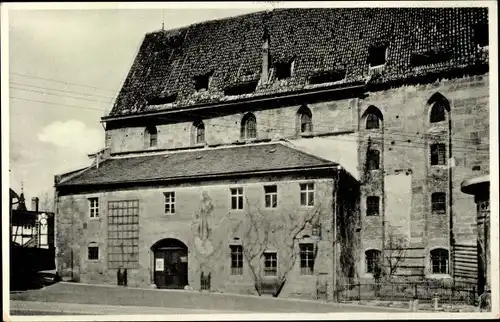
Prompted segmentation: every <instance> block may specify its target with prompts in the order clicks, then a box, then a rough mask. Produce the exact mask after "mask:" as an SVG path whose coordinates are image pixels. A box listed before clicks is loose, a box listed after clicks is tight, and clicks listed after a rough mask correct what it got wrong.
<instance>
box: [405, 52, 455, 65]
mask: <svg viewBox="0 0 500 322" xmlns="http://www.w3.org/2000/svg"><path fill="white" fill-rule="evenodd" d="M450 59H451V52H450V51H447V50H440V51H435V50H429V51H427V52H425V53H423V54H412V55H411V58H410V64H411V65H412V66H413V67H418V66H425V65H432V64H438V63H444V62H447V61H448V60H450Z"/></svg>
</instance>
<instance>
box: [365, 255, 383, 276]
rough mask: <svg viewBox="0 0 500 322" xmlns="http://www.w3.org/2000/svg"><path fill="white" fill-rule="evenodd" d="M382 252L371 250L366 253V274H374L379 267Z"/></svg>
mask: <svg viewBox="0 0 500 322" xmlns="http://www.w3.org/2000/svg"><path fill="white" fill-rule="evenodd" d="M379 260H380V251H378V250H376V249H370V250H367V251H366V252H365V266H366V272H367V273H370V274H373V273H375V270H376V268H377V267H378V265H379Z"/></svg>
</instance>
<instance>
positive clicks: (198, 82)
mask: <svg viewBox="0 0 500 322" xmlns="http://www.w3.org/2000/svg"><path fill="white" fill-rule="evenodd" d="M211 82H212V73H208V74H205V75H199V76H196V77H195V78H194V83H195V85H194V87H195V89H196V90H197V91H200V90H208V88H209V87H210V83H211Z"/></svg>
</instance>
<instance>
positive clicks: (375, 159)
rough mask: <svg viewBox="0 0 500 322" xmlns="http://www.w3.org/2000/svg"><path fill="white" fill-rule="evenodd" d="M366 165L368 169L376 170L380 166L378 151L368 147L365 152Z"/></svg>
mask: <svg viewBox="0 0 500 322" xmlns="http://www.w3.org/2000/svg"><path fill="white" fill-rule="evenodd" d="M367 154H368V155H367V160H366V162H367V167H368V170H377V169H379V168H380V151H379V150H375V149H369V150H368V153H367Z"/></svg>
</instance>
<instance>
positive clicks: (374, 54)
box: [368, 45, 387, 67]
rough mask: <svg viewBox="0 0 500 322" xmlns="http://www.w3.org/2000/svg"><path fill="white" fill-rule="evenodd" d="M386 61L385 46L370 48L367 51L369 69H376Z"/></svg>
mask: <svg viewBox="0 0 500 322" xmlns="http://www.w3.org/2000/svg"><path fill="white" fill-rule="evenodd" d="M386 59H387V46H386V45H376V46H372V47H370V49H369V50H368V64H370V67H377V66H381V65H384V64H385V62H386Z"/></svg>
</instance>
